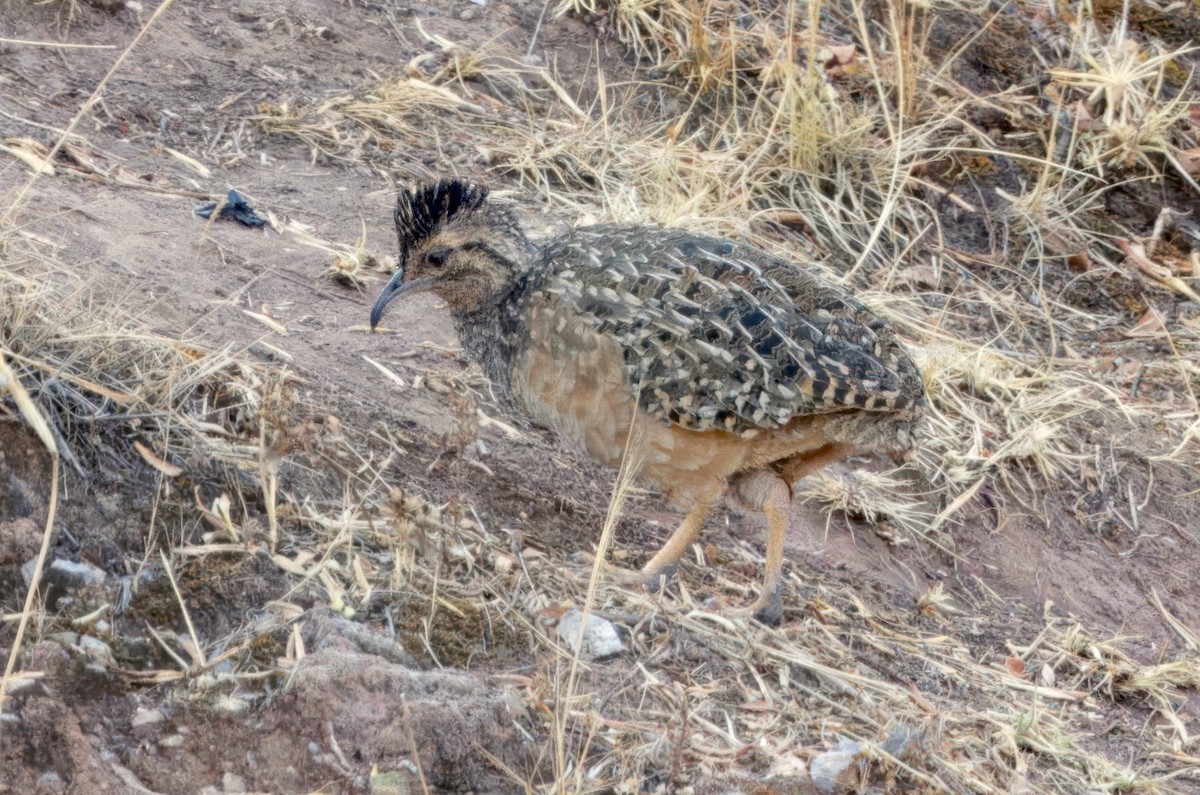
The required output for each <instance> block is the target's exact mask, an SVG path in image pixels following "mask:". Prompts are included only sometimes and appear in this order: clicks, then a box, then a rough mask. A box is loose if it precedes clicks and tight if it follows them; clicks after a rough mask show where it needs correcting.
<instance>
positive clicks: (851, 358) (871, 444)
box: [371, 181, 923, 619]
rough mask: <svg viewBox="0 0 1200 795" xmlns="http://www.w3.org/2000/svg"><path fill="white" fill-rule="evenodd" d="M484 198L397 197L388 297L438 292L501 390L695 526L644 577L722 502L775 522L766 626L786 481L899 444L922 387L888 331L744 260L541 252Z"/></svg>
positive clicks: (445, 187)
mask: <svg viewBox="0 0 1200 795" xmlns="http://www.w3.org/2000/svg"><path fill="white" fill-rule="evenodd" d="M486 198H487V194H486V191H484V190H482V189H480V188H477V187H475V186H472V185H467V184H464V183H460V182H453V181H450V182H442V183H439V184H437V185H434V186H430V187H427V188H423V189H421V190H417V191H412V192H405V193H403V194H401V196H400V199H399V204H398V207H397V211H396V222H397V230H398V234H399V238H400V250H401V256H400V270H399V271H398V272H397V274H396V275H395V276H394V277H393V279H392V281H391V282H390V283H389V285H388V286H387V287H386V288H385V289H384V291H383V293H382V294H381V295H380V297H379V300H378V302H377V303H376V305H375V308H374V309H373V311H372V314H371V321H372V325H373V326H374V325H375V324H376V323H377V322H378V320H379V318H380V316H381V315H382V312H383V309H384V307H385V306H386V305H387V303H388V302H389V301H390V300H391V299H392V298H393V297H394V296H396V295H398V294H400V293H403V292H409V291H412V290H418V289H433V290H434V291H436V292H437V293H438V294H439V295H441V296H442V297H443V298H444V299H445V300H446V301H447V302H448V303H449V305H450V310H451V313H452V315H453V317H454V320H455V325H456V328H457V330H458V333H459V336H460V339H461V340H462V343H463V347H464V350H465V351H466V352H467V354H468V355H469V356H470V357H471V358H473V359H475V360H476V361H478V362H480V364H481V365H482V366H483V368H484V370H485V372H486V373H487V374H488V376H489V378H491V380H492V381H493V383H494V385H495V387H496V389H497V390H498V392H499V393H500V394H501V395H502V396H504V397H505V398H507V399H508V400H510V401H511V402H512V403H515V404H516V406H517V407H518V408H520V409H522V410H524V411H525V412H527V413H528V414H530V415H531V416H532V417H533V418H534V419H536V420H537V421H539V422H542V423H543V424H545V425H547V426H549V427H551V428H553V429H554V430H556V431H557V432H558V433H559V434H560V435H561V436H562V437H563V438H564V439H565V440H567V441H568V442H570V443H572V444H573V445H574V446H577V447H579V448H582V449H583V450H585V451H587V452H588V453H589V454H591V455H592V456H594V457H595V458H597V459H599V460H601V461H604V462H606V463H609V464H616V463H618V462H619V461H620V458H621V456H622V455H623V454H625V453H626V451H627V448H628V446H629V445H628V442H629V440H630V438H631V437H630V433H631V432H632V433H633V437H632V438H633V439H634V440H636V442H637V455H638V456H639V459H638V460H639V463H640V467H639V469H640V473H641V474H642V475H643V476H644V477H647V478H648V479H650V480H652V481H654V482H655V483H657V484H658V485H660V486H661V487H663V488H664V489H666V490H668V491H670V492H672V494H673V496H675V497H676V498H678V499H679V501H680V502H682V503H683V504H684V505H685V506H686V507H688V508H689V509H690V512H689V514H688V517H687V518H686V519H685V521H684V525H683V527H681V528H680V529H679V530H678V531H677V532H676V533H675V535H674V536H672V538H671V539H670V540H669V541H668V542H667V544H666V546H665V547H664V548H663V550H662V551H661V552H660V553H659V554H658V555H656V556H655V558H654V559H653V560H652V561H651V562H650V564H649V565H648V566H647V573H648V574H649V575H651V576H653V577H657V575H658V574H660V573H662V572H663V571H664V570H665V569H667V568H668V567H670V566H672V565H673V564H674V563H675V561H676V560H677V559H678V558H679V556H680V555H681V554H682V553H683V551H685V549H686V546H687V545H689V544H690V543H691V542H692V541H693V540H694V539H695V537H696V535H697V534H698V533H699V530H700V527H701V525H702V524H703V520H704V517H705V515H706V514H707V512H708V510H709V508H710V507H711V505H712V504H713V503H714V502H715V501H716V499H718V498H719V497H720V495H721V494H722V493H723V492H724V491H725V490H726V488H727V487H728V486H733V487H734V488H735V491H736V493H737V494H738V496H740V497H741V498H742V499H743V500H744V501H746V502H747V503H749V504H750V505H751V507H753V508H756V509H761V510H763V511H764V512H765V513H766V514H767V517H768V524H769V532H768V550H767V553H768V554H767V557H768V564H767V577H766V583H765V586H766V587H765V588H764V593H763V596H762V597H761V598H760V600H759V602H758V603H756V607H758V608H760V615H761V616H763V617H765V618H768V619H777V618H778V615H779V609H780V607H779V600H778V595H777V587H778V582H779V576H780V566H781V561H782V543H783V532H784V528H785V526H786V513H787V510H786V509H787V502H788V500H789V499H790V484H791V483H793V482H795V480H797V479H798V478H800V477H803V476H804V475H805V474H807V473H808V472H811V471H813V470H814V469H816V468H818V467H820V466H823V465H824V464H826V463H829V462H830V461H833V460H837V459H839V458H842V457H844V456H845V455H847V454H849V453H850V452H853V451H854V450H857V449H870V448H875V449H895V448H902V447H904V446H906V445H907V444H908V443H910V440H911V435H910V430H911V427H912V424H913V423H914V422H915V421H916V419H917V416H918V413H919V408H920V405H921V404H922V402H923V398H922V385H921V378H920V374H919V372H918V371H917V369H916V367H915V365H914V364H913V362H912V360H911V359H910V358H909V357H908V355H907V354H906V353H905V351H904V349H903V347H902V346H901V345H900V343H899V342H898V341H897V340H896V338H895V336H894V334H893V332H892V330H891V328H890V327H889V326H888V325H887V324H886V323H885V322H884V321H883V320H881V319H880V318H878V317H877V316H875V315H874V314H872V313H871V312H870V310H868V309H867V308H866V307H865V306H863V305H862V304H861V303H860V302H859V301H857V300H855V299H854V298H853V297H852V296H850V295H849V294H848V293H847V292H846V291H845V290H843V289H842V288H840V287H838V286H836V285H833V284H830V283H829V282H827V281H824V280H822V279H821V278H820V277H819V276H817V275H816V274H815V273H814V272H812V271H809V270H805V269H802V268H799V267H797V266H796V265H793V264H791V263H788V262H785V261H782V260H780V259H778V258H776V257H773V256H771V255H769V254H767V253H766V252H763V251H761V250H759V249H757V248H754V247H752V246H748V245H746V244H743V243H738V242H734V241H731V240H724V239H720V238H715V237H710V236H705V235H699V234H694V233H691V232H687V231H683V230H677V229H663V228H658V227H648V226H622V225H603V226H591V227H584V228H580V229H576V230H574V231H572V232H570V233H568V234H566V235H563V236H561V237H558V238H555V239H553V240H550V241H548V242H546V243H544V244H541V245H537V244H534V243H531V242H530V241H528V240H527V239H526V238H525V236H524V234H523V233H522V232H521V230H520V227H519V226H518V225H517V223H516V222H515V220H514V219H513V218H512V216H511V215H510V214H509V213H508V212H507V211H506V210H504V209H502V208H499V207H496V206H494V205H492V204H489V203H488V202H487V201H486Z"/></svg>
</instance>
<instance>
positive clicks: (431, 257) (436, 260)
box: [425, 246, 450, 268]
mask: <svg viewBox="0 0 1200 795" xmlns="http://www.w3.org/2000/svg"><path fill="white" fill-rule="evenodd" d="M449 259H450V249H448V248H446V247H445V246H438V247H437V248H431V249H429V250H428V251H426V252H425V261H426V262H428V263H429V264H430V265H432V266H434V267H435V268H440V267H442V266H443V265H445V264H446V262H447V261H448V260H449Z"/></svg>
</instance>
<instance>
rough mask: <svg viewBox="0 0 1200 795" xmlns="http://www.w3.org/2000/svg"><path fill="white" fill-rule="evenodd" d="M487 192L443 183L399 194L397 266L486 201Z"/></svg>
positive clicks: (457, 183)
mask: <svg viewBox="0 0 1200 795" xmlns="http://www.w3.org/2000/svg"><path fill="white" fill-rule="evenodd" d="M487 196H488V192H487V188H481V187H479V186H478V185H472V184H471V183H469V182H460V181H458V180H456V179H445V180H442V181H441V182H439V183H437V184H436V185H426V186H425V187H423V188H416V189H415V190H406V191H402V192H401V193H400V197H399V199H398V200H397V202H396V234H397V236H398V237H399V238H400V262H401V263H406V262H407V261H408V252H410V251H412V249H413V248H414V247H415V246H417V245H418V244H420V242H421V241H422V240H425V239H426V238H428V237H429V236H430V235H432V234H434V233H435V232H437V231H438V229H440V228H441V227H442V225H443V224H445V223H446V222H447V221H451V220H453V219H454V218H457V217H459V216H462V215H464V214H466V213H470V212H474V211H475V210H478V209H479V208H480V207H482V206H483V203H484V202H485V201H486V200H487Z"/></svg>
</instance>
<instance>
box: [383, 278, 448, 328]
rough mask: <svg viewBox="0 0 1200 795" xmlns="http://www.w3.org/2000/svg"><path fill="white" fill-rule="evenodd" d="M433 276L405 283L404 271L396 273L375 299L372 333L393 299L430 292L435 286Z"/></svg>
mask: <svg viewBox="0 0 1200 795" xmlns="http://www.w3.org/2000/svg"><path fill="white" fill-rule="evenodd" d="M434 278H435V277H433V276H421V277H419V278H416V279H413V280H412V281H407V282H406V281H404V270H403V269H401V270H398V271H396V275H395V276H393V277H392V280H391V281H390V282H388V283H387V285H386V286H385V287H384V288H383V290H381V291H380V292H379V297H378V298H377V299H375V306H373V307H371V331H374V330H375V327H376V326H378V325H379V319H380V318H381V317H383V310H384V309H386V308H387V305H388V304H389V303H391V301H392V299H393V298H395V297H396V296H398V295H403V294H404V293H415V292H420V291H421V290H428V289H429V288H430V287H432V286H433V282H434Z"/></svg>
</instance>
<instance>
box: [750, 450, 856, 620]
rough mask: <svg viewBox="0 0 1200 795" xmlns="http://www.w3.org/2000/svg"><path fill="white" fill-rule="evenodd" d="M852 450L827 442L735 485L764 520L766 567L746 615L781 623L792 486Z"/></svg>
mask: <svg viewBox="0 0 1200 795" xmlns="http://www.w3.org/2000/svg"><path fill="white" fill-rule="evenodd" d="M853 450H854V448H853V446H851V445H848V444H837V443H830V444H827V445H824V446H822V447H818V448H817V449H816V450H813V451H812V452H810V453H805V454H802V455H797V456H793V457H792V458H790V459H788V460H786V461H784V462H783V464H782V466H781V467H780V469H779V471H778V472H775V471H774V470H759V471H757V472H750V473H747V474H745V475H742V476H740V477H739V478H738V479H737V480H736V481H735V483H734V487H735V492H736V494H737V496H738V498H739V499H740V500H741V501H742V502H743V503H745V504H746V506H747V507H748V508H750V509H752V510H755V511H762V513H763V515H764V516H766V519H767V566H766V570H765V571H764V572H763V587H762V593H761V594H760V595H759V597H758V599H756V600H755V601H754V602H753V603H752V604H751V605H750V607H749V608H748V609H747V612H749V613H750V614H752V615H753V616H754V617H755V618H757V619H758V620H759V621H761V622H763V623H764V624H770V625H772V626H775V625H778V624H779V622H780V621H782V620H783V599H782V597H781V596H780V586H781V582H782V579H783V540H784V537H785V536H786V535H787V522H788V513H789V511H790V509H791V505H792V486H791V484H793V483H795V482H796V481H797V480H800V479H801V478H803V477H805V476H806V475H810V474H812V473H813V472H816V471H817V470H818V469H820V468H822V467H824V466H826V465H827V464H832V463H833V462H835V461H840V460H841V459H843V458H845V457H846V456H847V455H849V454H850V453H851V452H852V451H853Z"/></svg>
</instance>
